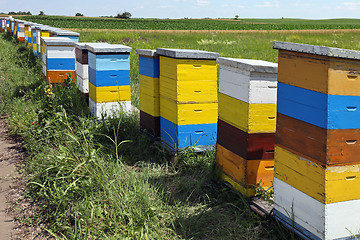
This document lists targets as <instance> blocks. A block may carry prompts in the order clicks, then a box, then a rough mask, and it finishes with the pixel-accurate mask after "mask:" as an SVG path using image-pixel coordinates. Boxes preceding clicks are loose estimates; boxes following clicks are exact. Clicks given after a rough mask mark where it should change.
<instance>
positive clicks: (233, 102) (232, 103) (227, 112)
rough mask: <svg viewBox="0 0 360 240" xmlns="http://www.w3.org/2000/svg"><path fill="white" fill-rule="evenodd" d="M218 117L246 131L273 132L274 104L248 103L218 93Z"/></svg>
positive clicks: (274, 128) (274, 120)
mask: <svg viewBox="0 0 360 240" xmlns="http://www.w3.org/2000/svg"><path fill="white" fill-rule="evenodd" d="M219 119H221V120H223V121H224V122H227V123H228V124H230V125H232V126H234V127H236V128H238V129H241V130H242V131H244V132H247V133H274V132H275V131H276V104H260V103H254V104H249V103H247V102H243V101H240V100H238V99H236V98H233V97H230V96H228V95H225V94H222V93H219Z"/></svg>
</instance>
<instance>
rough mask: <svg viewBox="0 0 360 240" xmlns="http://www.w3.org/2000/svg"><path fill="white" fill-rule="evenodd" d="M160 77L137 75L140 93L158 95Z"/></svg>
mask: <svg viewBox="0 0 360 240" xmlns="http://www.w3.org/2000/svg"><path fill="white" fill-rule="evenodd" d="M159 82H160V79H159V78H152V77H148V76H145V75H139V88H140V94H141V93H144V94H146V95H149V96H153V97H159V96H160V85H159Z"/></svg>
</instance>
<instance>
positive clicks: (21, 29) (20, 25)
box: [16, 21, 25, 42]
mask: <svg viewBox="0 0 360 240" xmlns="http://www.w3.org/2000/svg"><path fill="white" fill-rule="evenodd" d="M16 36H17V39H18V40H19V41H20V42H24V41H25V23H24V22H23V21H18V22H17V34H16Z"/></svg>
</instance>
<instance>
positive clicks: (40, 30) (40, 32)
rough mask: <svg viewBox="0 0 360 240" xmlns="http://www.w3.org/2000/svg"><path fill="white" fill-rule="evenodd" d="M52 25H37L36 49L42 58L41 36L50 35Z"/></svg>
mask: <svg viewBox="0 0 360 240" xmlns="http://www.w3.org/2000/svg"><path fill="white" fill-rule="evenodd" d="M49 30H50V27H49V26H44V25H39V26H36V45H37V46H36V51H37V56H38V57H40V58H42V56H41V52H42V51H41V38H42V37H50V33H49Z"/></svg>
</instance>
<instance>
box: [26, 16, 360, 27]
mask: <svg viewBox="0 0 360 240" xmlns="http://www.w3.org/2000/svg"><path fill="white" fill-rule="evenodd" d="M19 18H21V19H24V20H27V21H33V22H36V23H41V24H46V25H50V26H54V27H61V28H95V29H156V30H293V29H359V28H360V19H331V20H303V19H274V20H271V19H241V20H237V21H230V20H227V19H127V20H124V19H116V18H87V17H58V16H22V17H19Z"/></svg>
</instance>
